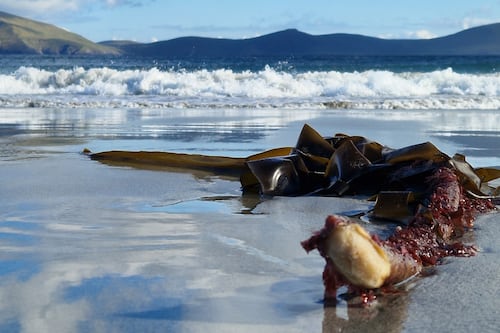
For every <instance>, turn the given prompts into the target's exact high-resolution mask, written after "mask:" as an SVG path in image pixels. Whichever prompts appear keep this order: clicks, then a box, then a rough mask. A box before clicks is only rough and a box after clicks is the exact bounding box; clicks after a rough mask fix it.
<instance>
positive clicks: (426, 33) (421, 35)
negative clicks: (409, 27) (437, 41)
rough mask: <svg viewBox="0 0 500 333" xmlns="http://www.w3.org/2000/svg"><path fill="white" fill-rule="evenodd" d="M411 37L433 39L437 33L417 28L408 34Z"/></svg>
mask: <svg viewBox="0 0 500 333" xmlns="http://www.w3.org/2000/svg"><path fill="white" fill-rule="evenodd" d="M408 37H410V38H417V39H431V38H435V37H437V36H436V35H435V34H433V33H432V32H430V31H429V30H426V29H421V30H417V31H414V32H411V33H409V34H408Z"/></svg>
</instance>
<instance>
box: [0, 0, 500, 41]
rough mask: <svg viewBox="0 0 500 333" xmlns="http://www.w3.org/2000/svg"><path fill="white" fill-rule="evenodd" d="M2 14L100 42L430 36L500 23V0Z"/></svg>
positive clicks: (27, 8)
mask: <svg viewBox="0 0 500 333" xmlns="http://www.w3.org/2000/svg"><path fill="white" fill-rule="evenodd" d="M0 11H5V12H8V13H11V14H15V15H19V16H24V17H28V18H31V19H35V20H39V21H43V22H47V23H51V24H54V25H57V26H59V27H61V28H65V29H68V30H70V31H72V32H75V33H78V34H80V35H82V36H84V37H86V38H88V39H90V40H92V41H94V42H98V41H103V40H111V39H127V40H135V41H139V42H151V41H157V40H167V39H171V38H175V37H181V36H205V37H222V38H249V37H256V36H260V35H263V34H267V33H271V32H275V31H279V30H283V29H288V28H297V29H299V30H301V31H304V32H307V33H310V34H328V33H336V32H345V33H356V34H363V35H369V36H375V37H382V38H431V37H438V36H444V35H448V34H452V33H455V32H458V31H460V30H463V29H466V28H470V27H473V26H477V25H482V24H488V23H496V22H500V0H432V1H430V0H416V1H413V0H412V1H388V0H377V1H373V0H364V1H363V0H250V1H236V0H233V1H229V0H217V1H215V0H214V1H208V0H205V1H203V0H14V1H13V0H0Z"/></svg>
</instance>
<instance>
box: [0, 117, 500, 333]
mask: <svg viewBox="0 0 500 333" xmlns="http://www.w3.org/2000/svg"><path fill="white" fill-rule="evenodd" d="M2 111H3V112H2V115H3V116H2V117H0V126H2V130H3V129H5V131H2V135H1V136H0V144H1V145H2V148H1V150H0V173H1V174H2V175H3V177H4V179H6V180H7V181H5V183H4V184H3V185H2V187H1V188H0V199H1V200H0V248H1V249H2V251H1V253H0V258H1V259H0V260H1V262H2V265H0V274H1V275H2V282H0V295H1V296H2V297H3V298H4V299H11V300H14V301H13V302H10V303H9V304H7V303H5V304H4V305H3V306H0V318H2V319H1V320H0V328H1V329H2V330H4V329H5V330H6V331H9V330H10V331H13V330H15V329H16V328H18V330H21V331H24V332H35V331H37V332H44V331H47V332H48V331H53V330H54V329H55V328H58V329H59V330H60V331H103V332H104V331H112V330H121V331H130V332H133V331H146V330H170V331H184V330H188V331H201V330H204V331H214V332H233V331H235V330H238V331H248V332H250V331H252V332H253V331H255V330H256V329H258V330H260V331H262V332H280V331H287V332H303V331H304V330H309V331H322V330H323V331H325V332H326V331H328V330H330V329H333V328H338V327H344V328H345V329H351V330H353V331H360V332H361V331H362V330H363V329H364V328H366V327H371V328H373V330H374V331H375V332H376V331H380V332H382V331H391V332H401V331H402V332H413V331H417V330H419V331H420V330H433V331H435V332H447V331H449V330H454V331H457V332H464V331H468V330H472V329H474V330H479V331H494V330H495V329H496V328H497V326H496V325H497V324H498V319H497V318H498V315H497V313H495V311H492V309H495V308H496V307H497V302H498V301H497V300H496V294H495V290H497V287H496V284H495V281H496V277H497V276H498V274H500V271H499V269H498V267H500V262H498V259H497V258H499V257H500V256H499V255H498V254H499V253H500V245H499V244H498V242H497V241H496V240H497V239H498V237H499V236H500V225H499V224H498V223H497V222H498V221H499V218H500V215H499V214H498V212H497V213H494V214H487V215H484V216H481V217H479V218H478V220H477V221H476V227H475V228H474V230H472V231H471V233H469V234H468V236H469V237H470V240H471V241H473V242H474V243H476V244H477V245H478V246H479V248H480V252H479V253H478V254H477V255H476V256H475V257H471V258H448V259H446V260H445V262H444V264H443V265H439V266H437V267H435V269H434V270H433V271H432V273H433V274H431V275H429V276H422V277H418V278H417V279H414V280H412V281H410V282H409V283H408V284H406V285H405V286H404V288H403V292H402V293H401V294H399V295H397V297H395V298H392V297H382V299H380V300H379V302H378V303H377V304H376V305H375V306H374V307H371V308H369V309H360V308H357V309H356V308H352V307H348V303H341V304H340V305H339V306H337V308H331V307H323V304H322V303H321V299H322V295H323V284H322V281H321V273H322V270H323V259H322V258H320V257H319V256H318V255H316V254H313V253H311V254H309V255H307V254H306V253H305V252H304V251H303V249H302V248H301V247H300V241H302V240H304V239H306V238H307V237H309V236H310V234H311V232H312V231H314V230H317V229H318V228H319V227H320V226H321V225H322V224H323V222H324V219H325V217H326V215H328V214H330V213H345V212H353V211H365V210H367V209H368V208H369V205H370V204H369V203H367V202H366V201H364V200H358V199H353V198H315V197H302V198H300V197H299V198H283V197H276V198H272V199H267V200H260V199H258V198H248V197H245V196H242V195H241V192H240V189H239V183H238V182H237V181H233V180H226V179H221V178H218V177H206V176H204V175H191V174H189V173H171V172H162V171H151V170H138V169H131V168H127V167H110V166H106V165H103V164H100V163H99V162H96V161H91V160H90V159H88V157H87V156H85V155H82V154H81V151H82V150H83V148H84V147H88V148H90V149H91V150H92V151H94V152H97V151H103V150H112V149H125V150H161V151H172V150H174V151H178V152H187V153H197V152H199V153H206V152H207V151H208V152H210V153H211V154H214V155H216V154H219V155H232V156H247V155H251V154H252V153H254V152H259V151H262V150H265V149H269V148H273V147H279V146H290V145H295V142H296V139H297V135H298V134H299V131H300V128H301V127H302V125H303V124H304V123H308V124H310V125H311V126H313V127H314V128H315V129H316V130H318V132H319V133H321V134H322V135H325V136H327V135H333V134H334V132H345V133H346V134H350V135H363V136H366V137H367V138H369V139H373V140H376V141H379V142H380V143H382V144H386V145H388V146H390V147H393V148H396V147H401V146H405V145H409V144H416V143H420V142H423V141H431V142H433V143H434V144H435V145H436V146H437V147H438V148H439V149H442V150H443V151H444V152H446V153H447V154H454V153H455V152H463V151H470V152H472V154H471V155H467V160H468V161H469V163H471V164H472V165H473V166H474V167H480V166H499V165H500V157H499V156H500V154H497V151H498V150H495V148H496V147H495V142H497V141H495V140H498V138H499V136H500V134H499V132H498V129H497V128H496V125H497V124H499V123H500V115H499V114H498V112H495V111H479V110H477V113H474V112H476V111H475V110H474V111H456V110H450V111H429V110H428V111H408V110H404V111H397V110H396V111H384V112H379V113H377V112H373V110H369V111H363V110H353V111H352V112H350V111H345V110H340V111H338V110H337V111H330V110H310V111H308V112H304V111H303V110H300V111H296V112H294V111H290V110H288V111H280V110H224V111H223V112H222V111H220V112H219V111H210V112H203V110H193V111H190V110H181V111H179V112H180V113H182V114H181V115H179V114H175V113H174V112H172V110H169V111H168V112H167V111H161V110H155V111H153V112H151V111H150V110H142V111H141V110H112V112H110V113H109V114H108V117H103V118H97V117H96V115H97V114H99V115H100V114H102V113H103V112H105V111H106V110H77V111H78V112H73V111H74V110H71V109H67V110H44V109H35V110H33V109H11V110H10V109H6V110H2ZM48 114H50V115H52V116H53V118H49V117H47V115H48ZM47 119H53V120H52V121H47ZM488 140H489V141H488ZM497 149H498V148H497ZM372 227H373V228H375V229H377V228H380V229H381V230H384V229H385V228H386V226H383V225H372ZM471 304H474V307H471ZM42 313H44V314H45V315H43V316H42V315H41V314H42ZM361 318H363V320H361ZM358 319H359V320H358ZM366 325H369V326H366Z"/></svg>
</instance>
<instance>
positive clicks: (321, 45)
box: [103, 23, 500, 57]
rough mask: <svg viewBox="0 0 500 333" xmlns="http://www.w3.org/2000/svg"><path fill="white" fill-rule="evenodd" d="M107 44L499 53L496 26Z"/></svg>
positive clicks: (258, 51)
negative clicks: (380, 34) (396, 35)
mask: <svg viewBox="0 0 500 333" xmlns="http://www.w3.org/2000/svg"><path fill="white" fill-rule="evenodd" d="M103 45H108V44H107V43H106V42H104V43H103ZM109 45H114V46H116V47H118V48H120V49H122V50H123V51H124V52H125V53H127V54H134V55H142V56H160V55H161V56H163V57H238V56H269V55H275V56H304V55H500V23H496V24H490V25H485V26H480V27H476V28H472V29H468V30H464V31H462V32H459V33H456V34H453V35H449V36H445V37H439V38H433V39H382V38H375V37H368V36H363V35H354V34H342V33H337V34H328V35H310V34H307V33H304V32H301V31H298V30H295V29H289V30H284V31H280V32H275V33H271V34H268V35H264V36H261V37H256V38H249V39H219V38H204V37H181V38H176V39H171V40H167V41H160V42H155V43H149V44H141V43H126V42H125V43H121V44H116V42H115V44H109Z"/></svg>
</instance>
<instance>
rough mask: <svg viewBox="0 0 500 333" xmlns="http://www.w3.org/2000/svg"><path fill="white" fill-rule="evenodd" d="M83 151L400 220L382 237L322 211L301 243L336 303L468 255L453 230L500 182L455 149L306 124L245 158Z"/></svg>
mask: <svg viewBox="0 0 500 333" xmlns="http://www.w3.org/2000/svg"><path fill="white" fill-rule="evenodd" d="M90 157H91V158H92V159H95V160H99V161H101V162H103V163H107V164H110V165H131V166H150V167H170V168H180V169H191V170H204V171H209V172H213V173H215V174H219V175H226V176H237V177H239V179H240V182H241V185H242V190H243V192H244V193H246V192H259V193H261V194H262V195H266V196H276V195H280V196H298V195H323V196H347V195H351V196H352V195H357V196H360V195H363V196H367V197H369V198H370V199H372V200H374V201H375V203H374V206H373V209H372V210H371V211H370V212H369V214H370V217H371V218H373V219H378V220H381V221H383V220H389V221H393V222H396V223H399V226H398V227H397V228H396V229H395V231H394V233H393V234H392V235H391V236H389V237H388V238H387V239H380V237H379V236H378V235H370V234H369V233H368V232H367V231H366V230H365V229H364V228H363V227H362V222H361V221H360V220H356V219H355V218H350V217H346V216H340V215H331V216H328V217H327V218H326V222H325V225H324V227H323V228H322V229H321V230H319V231H317V232H316V233H314V234H313V235H312V236H311V237H310V238H309V239H307V240H304V241H303V242H302V247H303V248H304V249H305V250H306V251H308V252H309V251H312V250H318V252H319V253H320V255H321V256H323V257H324V259H325V261H326V265H325V268H324V272H323V282H324V286H325V299H335V297H336V292H337V290H338V288H339V287H341V286H348V288H349V290H350V292H351V293H354V294H358V295H362V296H363V297H364V298H363V299H364V300H365V301H367V302H368V301H369V300H370V297H374V296H373V295H374V293H373V291H374V290H376V289H379V288H384V287H388V286H392V285H394V284H397V283H400V282H402V281H404V280H406V279H408V278H410V277H412V276H415V275H417V274H419V273H420V272H421V271H422V269H423V267H426V266H432V265H436V264H438V263H439V262H440V260H441V259H442V258H444V257H447V256H471V255H474V254H475V253H476V249H475V248H474V246H471V245H465V244H463V243H462V242H460V236H461V235H463V233H464V231H466V230H468V229H470V228H472V227H473V224H474V219H475V217H476V216H477V215H478V214H482V213H486V212H489V211H492V210H494V209H496V206H495V205H496V204H499V203H500V187H493V186H491V185H490V184H489V183H490V182H491V181H493V180H495V179H498V178H500V170H499V169H494V168H473V167H472V166H471V165H469V164H468V163H467V162H466V160H465V157H464V156H463V155H460V154H456V155H455V156H453V157H449V156H448V155H446V154H445V153H443V152H441V151H440V150H439V149H438V148H436V147H435V146H434V145H433V144H432V143H430V142H426V143H421V144H417V145H413V146H408V147H404V148H400V149H391V148H389V147H386V146H384V145H382V144H380V143H377V142H374V141H370V140H368V139H367V138H364V137H362V136H349V135H345V134H336V135H334V136H332V137H323V136H321V135H320V134H319V133H317V132H316V131H315V130H314V129H313V128H311V127H310V126H308V125H304V127H303V129H302V131H301V134H300V136H299V139H298V141H297V144H296V145H295V147H285V148H277V149H272V150H269V151H265V152H262V153H259V154H256V155H252V156H249V157H247V158H230V157H218V156H205V155H189V154H176V153H167V152H125V151H110V152H102V153H96V154H90ZM370 295H371V296H370Z"/></svg>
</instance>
